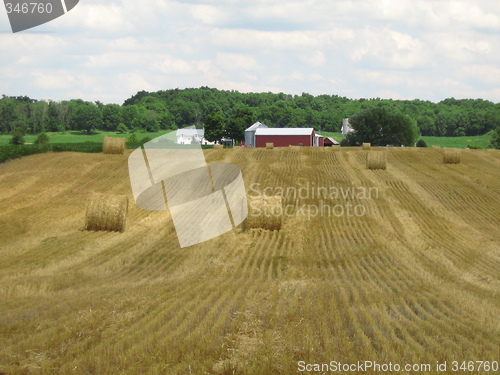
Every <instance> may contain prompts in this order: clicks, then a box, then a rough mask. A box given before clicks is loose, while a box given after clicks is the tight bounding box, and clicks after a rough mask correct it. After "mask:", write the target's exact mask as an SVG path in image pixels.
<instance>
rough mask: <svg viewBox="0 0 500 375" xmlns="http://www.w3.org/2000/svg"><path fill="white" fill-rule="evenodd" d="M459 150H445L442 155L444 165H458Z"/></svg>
mask: <svg viewBox="0 0 500 375" xmlns="http://www.w3.org/2000/svg"><path fill="white" fill-rule="evenodd" d="M460 151H461V150H460V149H458V148H445V149H444V153H443V163H445V164H460Z"/></svg>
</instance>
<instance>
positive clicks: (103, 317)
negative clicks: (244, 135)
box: [0, 148, 500, 375]
mask: <svg viewBox="0 0 500 375" xmlns="http://www.w3.org/2000/svg"><path fill="white" fill-rule="evenodd" d="M204 152H205V155H206V158H207V160H208V161H209V162H215V161H225V162H230V163H235V164H237V165H238V166H240V168H241V169H242V172H243V177H244V179H245V185H246V188H247V191H248V192H250V187H251V186H253V190H257V189H260V190H262V189H264V188H266V187H269V188H270V190H273V191H275V192H276V191H277V188H280V187H282V188H290V189H289V192H292V193H293V192H294V191H295V192H298V191H300V190H299V189H300V188H307V189H309V190H308V191H309V195H308V196H305V197H304V196H297V197H293V195H291V194H288V195H287V196H286V197H284V203H285V204H286V205H295V206H296V207H305V208H304V209H303V210H299V209H297V208H295V209H292V210H291V214H288V215H285V216H284V217H283V225H282V229H281V231H266V230H260V229H252V230H248V231H245V232H242V231H240V230H235V231H232V232H229V233H226V234H224V235H222V236H220V237H218V238H215V239H213V240H210V241H207V242H204V243H201V244H198V245H195V246H192V247H189V248H185V249H180V247H179V243H178V240H177V237H176V233H175V229H174V226H173V223H172V221H171V219H170V218H169V215H168V213H165V212H153V211H145V210H141V209H139V208H137V207H135V205H134V204H133V203H132V202H133V201H132V195H131V190H130V183H129V179H128V171H127V156H128V155H129V153H130V150H129V151H127V154H126V155H103V154H79V153H59V154H53V153H47V154H40V155H33V156H28V157H24V158H22V159H18V160H14V161H10V162H7V163H4V164H2V165H0V207H1V210H0V301H1V303H0V341H1V343H2V345H1V346H0V373H1V374H9V375H10V374H32V373H33V374H38V373H43V374H191V373H192V374H295V373H298V370H299V361H304V362H303V363H306V364H314V363H317V364H321V363H330V361H338V362H341V363H347V364H349V363H357V362H358V361H376V362H378V363H379V364H388V363H390V362H391V363H392V364H400V365H401V366H404V365H405V364H420V365H425V364H430V365H432V371H430V372H426V371H424V370H425V368H423V369H424V370H422V371H421V372H420V373H436V371H435V366H436V362H438V361H439V363H443V362H444V361H447V362H448V368H447V371H443V372H440V373H442V374H456V373H457V372H456V371H452V362H453V361H459V363H461V362H462V361H499V360H500V358H499V351H498V343H499V342H500V332H499V325H498V316H500V293H499V292H500V280H499V274H500V232H499V230H498V228H499V227H500V176H499V170H500V152H498V151H483V150H467V151H463V152H462V163H461V164H458V165H445V164H443V163H442V155H441V151H439V150H432V149H423V150H414V151H413V150H400V149H393V150H389V151H388V157H387V170H375V171H371V170H366V168H365V159H366V153H367V152H366V151H362V150H359V149H346V150H342V151H333V150H331V149H318V148H302V149H298V150H297V149H292V148H290V149H288V148H283V149H274V150H266V149H243V148H234V149H224V150H205V151H204ZM370 152H377V151H370ZM252 184H253V185H252ZM314 187H316V188H317V187H328V188H330V187H335V188H337V190H342V189H346V190H347V189H348V188H351V189H353V188H355V189H358V190H357V191H361V190H362V189H365V188H366V189H369V188H372V189H374V190H373V191H376V192H377V194H373V195H371V196H370V197H363V196H360V195H356V196H352V195H346V196H345V197H344V196H340V197H333V196H331V195H329V194H326V195H325V192H324V190H323V191H322V192H321V193H320V194H316V195H314V196H312V194H311V192H312V191H316V192H317V191H318V189H316V190H313V189H314ZM346 190H344V191H346ZM91 191H97V192H107V193H112V194H127V195H128V196H129V197H130V202H131V204H130V209H129V214H128V223H127V230H126V231H125V232H124V233H106V232H88V231H84V230H83V225H84V216H85V204H86V199H87V196H88V194H89V193H90V192H91ZM330 191H331V190H328V192H330ZM321 202H323V204H326V205H330V207H334V206H336V205H340V206H342V207H347V205H349V204H352V205H353V206H354V207H357V206H362V207H364V211H363V212H364V215H359V216H357V215H352V216H348V215H347V214H344V215H339V216H336V215H334V214H332V215H323V216H321V215H319V214H316V215H313V214H314V212H315V208H314V207H317V206H318V205H319V204H320V203H321ZM360 212H361V209H360V210H359V211H358V213H360ZM417 372H418V371H413V372H404V371H401V373H417ZM314 373H321V372H314ZM348 373H357V372H356V371H353V372H348ZM360 373H361V372H360ZM363 373H383V372H380V371H379V372H373V371H366V372H363ZM461 373H478V374H482V373H493V372H484V371H483V369H481V370H480V371H472V372H461Z"/></svg>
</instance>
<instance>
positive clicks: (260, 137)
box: [255, 128, 316, 147]
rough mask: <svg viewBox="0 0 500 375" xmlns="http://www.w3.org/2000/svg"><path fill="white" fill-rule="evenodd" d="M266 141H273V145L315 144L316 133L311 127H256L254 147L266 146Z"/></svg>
mask: <svg viewBox="0 0 500 375" xmlns="http://www.w3.org/2000/svg"><path fill="white" fill-rule="evenodd" d="M266 143H274V147H288V146H298V145H302V146H315V145H316V135H315V134H314V129H313V128H257V129H256V130H255V147H266Z"/></svg>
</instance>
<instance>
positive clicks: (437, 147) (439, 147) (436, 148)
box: [432, 146, 441, 150]
mask: <svg viewBox="0 0 500 375" xmlns="http://www.w3.org/2000/svg"><path fill="white" fill-rule="evenodd" d="M432 148H433V149H434V150H441V146H432Z"/></svg>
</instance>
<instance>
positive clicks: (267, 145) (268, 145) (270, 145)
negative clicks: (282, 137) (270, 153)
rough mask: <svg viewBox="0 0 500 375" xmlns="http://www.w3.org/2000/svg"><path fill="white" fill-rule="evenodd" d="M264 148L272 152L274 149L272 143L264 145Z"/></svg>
mask: <svg viewBox="0 0 500 375" xmlns="http://www.w3.org/2000/svg"><path fill="white" fill-rule="evenodd" d="M266 148H267V149H269V150H272V149H273V148H274V143H272V142H271V143H266Z"/></svg>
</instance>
